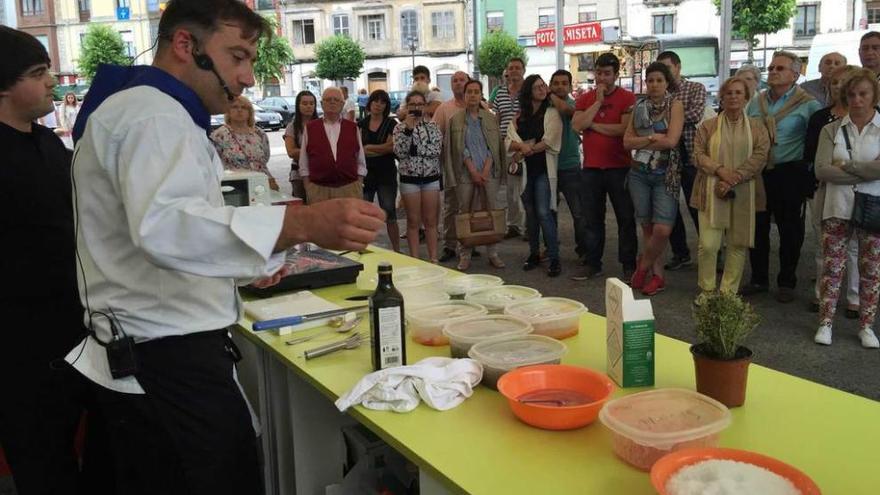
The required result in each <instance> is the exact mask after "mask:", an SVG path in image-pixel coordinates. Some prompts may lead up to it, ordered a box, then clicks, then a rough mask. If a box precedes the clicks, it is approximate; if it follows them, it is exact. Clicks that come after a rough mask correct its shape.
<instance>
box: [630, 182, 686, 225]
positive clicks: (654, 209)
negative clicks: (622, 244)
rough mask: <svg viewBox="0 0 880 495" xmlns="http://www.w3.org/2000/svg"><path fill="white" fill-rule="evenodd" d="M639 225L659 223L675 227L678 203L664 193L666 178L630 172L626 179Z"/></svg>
mask: <svg viewBox="0 0 880 495" xmlns="http://www.w3.org/2000/svg"><path fill="white" fill-rule="evenodd" d="M627 181H628V182H627V184H628V187H629V194H630V196H632V200H633V206H634V207H635V210H636V221H637V222H639V225H644V224H646V223H661V224H664V225H670V226H671V225H675V216H676V214H677V213H678V201H677V200H676V198H675V197H673V196H672V195H671V194H669V193H668V192H666V176H665V175H657V174H649V173H645V172H642V171H641V170H630V172H629V177H628V178H627Z"/></svg>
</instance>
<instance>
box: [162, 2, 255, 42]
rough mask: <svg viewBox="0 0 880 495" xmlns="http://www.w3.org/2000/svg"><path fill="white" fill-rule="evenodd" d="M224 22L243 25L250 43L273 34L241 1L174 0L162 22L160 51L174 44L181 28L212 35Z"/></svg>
mask: <svg viewBox="0 0 880 495" xmlns="http://www.w3.org/2000/svg"><path fill="white" fill-rule="evenodd" d="M223 23H228V24H234V25H236V26H239V27H240V28H241V33H242V39H246V40H255V39H258V38H260V37H261V36H271V35H272V29H271V28H270V27H269V24H268V22H266V20H265V19H264V18H263V17H262V16H260V14H257V13H256V12H254V11H253V10H251V9H250V8H249V7H248V6H247V4H245V3H244V2H242V1H240V0H171V1H170V2H168V5H167V7H165V12H164V13H163V14H162V18H161V19H159V49H160V50H161V49H162V48H163V47H164V45H165V44H167V43H168V42H170V41H171V39H172V37H173V36H174V31H176V30H177V29H181V28H184V29H197V30H199V34H209V33H213V32H214V31H216V30H217V29H218V28H219V27H220V25H221V24H223Z"/></svg>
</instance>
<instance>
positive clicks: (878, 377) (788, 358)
mask: <svg viewBox="0 0 880 495" xmlns="http://www.w3.org/2000/svg"><path fill="white" fill-rule="evenodd" d="M280 134H281V133H277V132H276V133H270V140H271V141H272V146H273V153H272V154H273V158H272V161H271V162H270V170H271V171H272V173H273V175H275V176H276V177H277V178H278V182H279V184H282V185H283V186H286V187H288V189H289V183H288V182H287V180H286V174H287V171H288V170H289V161H288V160H287V158H286V157H284V156H283V148H280V150H279V149H278V148H277V147H278V146H283V144H280V141H281V140H280ZM278 155H280V156H278ZM500 197H501V198H504V194H503V191H502V193H501V194H500ZM607 211H608V212H609V213H608V217H607V219H606V246H605V256H604V260H603V264H604V274H603V275H602V276H601V277H599V278H597V279H594V280H588V281H585V282H575V281H573V280H571V279H570V278H569V277H571V276H572V275H573V274H575V273H576V272H577V270H578V268H579V267H578V266H577V264H576V263H577V260H576V256H575V253H574V236H573V232H572V223H571V215H570V214H569V213H568V209H567V208H566V205H565V203H564V202H562V203H561V204H560V207H559V231H560V241H561V247H560V252H561V257H562V268H563V272H562V275H561V276H559V277H557V278H550V277H548V276H547V275H546V263H545V264H542V266H541V268H538V269H535V270H532V271H529V272H524V271H522V268H521V265H522V262H523V261H524V260H525V258H526V256H527V255H528V244H527V243H526V242H523V241H522V240H521V239H510V240H506V241H504V242H502V243H501V245H500V248H499V253H500V255H501V258H502V259H503V260H504V261H505V263H506V264H507V268H505V269H503V270H496V269H494V268H492V267H491V266H490V265H489V263H488V261H487V260H486V256H485V254H484V255H483V256H482V257H480V258H475V259H473V260H472V263H471V268H470V269H469V270H468V273H491V274H495V275H498V276H500V277H501V278H503V279H504V281H505V283H508V284H517V285H525V286H528V287H533V288H535V289H537V290H539V291H540V292H541V293H542V294H543V295H545V296H560V297H568V298H572V299H576V300H579V301H581V302H583V303H584V304H585V305H586V306H587V308H588V309H589V310H590V311H591V312H593V313H596V314H600V315H604V314H605V307H604V306H605V296H604V284H605V277H622V267H621V266H620V265H619V263H617V227H616V223H615V221H614V216H613V213H612V209H611V207H610V205H609V206H608V208H607ZM399 218H400V219H401V220H400V221H399V223H400V226H401V232H405V231H406V225H405V224H406V221H405V220H404V219H403V218H404V217H403V215H399ZM685 221H686V222H687V228H688V235H689V244H690V247H691V256H692V258H694V259H695V258H696V242H697V238H696V233H695V232H694V231H693V225H691V224H690V219H686V220H685ZM808 223H809V218H808ZM773 232H774V233H773V234H772V236H773V237H772V239H771V245H772V251H771V260H770V274H771V279H775V274H776V273H777V270H778V264H779V263H778V261H779V260H778V255H777V246H778V237H776V234H775V230H773ZM377 244H379V245H381V246H383V247H389V246H390V245H389V244H388V238H387V236H385V235H384V232H383V235H382V236H381V237H380V239H379V241H378V242H377ZM401 246H402V249H404V251H405V250H406V241H405V240H401ZM815 250H816V242H815V236H814V233H813V230H812V228H811V227H810V226H809V225H808V227H807V240H806V241H805V243H804V248H803V250H802V252H801V260H800V263H799V269H798V281H799V282H798V287H797V298H796V299H795V301H794V302H792V303H790V304H780V303H778V302H776V300H775V298H774V290H775V287H771V291H770V293H768V294H761V295H758V296H754V297H752V298H750V299H749V301H750V302H752V303H753V304H754V305H755V309H756V311H757V312H758V313H759V314H760V315H761V317H762V320H763V321H762V323H761V324H760V325H759V326H758V328H757V329H756V330H755V332H754V333H753V335H752V337H751V338H750V339H749V341H748V346H749V347H750V348H751V349H752V350H753V351H754V353H755V358H754V362H756V363H757V364H760V365H762V366H766V367H768V368H772V369H775V370H779V371H782V372H785V373H790V374H792V375H795V376H799V377H801V378H804V379H807V380H811V381H815V382H818V383H822V384H825V385H828V386H830V387H834V388H837V389H840V390H844V391H847V392H851V393H854V394H858V395H861V396H864V397H868V398H870V399H873V400H880V351H878V350H876V349H873V350H870V349H863V348H862V347H861V345H860V343H859V340H858V337H857V336H856V333H857V332H858V326H857V321H856V320H847V319H845V318H844V316H843V312H844V311H843V308H844V306H845V305H844V304H842V305H841V307H840V308H841V309H840V310H839V311H838V316H837V317H836V320H835V328H834V330H835V331H834V344H833V345H832V346H830V347H825V346H820V345H817V344H815V343H813V334H814V333H815V331H816V329H817V318H818V316H817V315H816V313H811V312H809V311H808V309H807V308H808V305H809V302H810V300H811V298H812V290H813V282H812V280H813V278H814V273H813V272H814V268H813V267H814V263H813V256H814V253H815ZM774 256H776V258H775V259H774ZM455 265H456V262H454V261H450V262H448V263H446V264H445V266H447V267H450V268H455ZM746 265H747V266H746V273H745V274H744V275H743V280H744V281H745V282H747V281H748V280H749V273H748V271H749V269H748V263H747V264H746ZM696 294H697V269H696V262H695V264H694V265H693V266H691V267H687V268H684V269H682V270H680V271H676V272H668V274H667V279H666V290H665V291H664V292H661V293H659V294H657V295H655V296H654V297H652V298H651V300H652V302H653V307H654V313H655V319H656V328H657V331H658V332H659V333H662V334H664V335H668V336H670V337H674V338H677V339H680V340H683V341H687V342H691V343H693V342H694V341H695V335H694V324H693V320H692V317H691V302H692V301H693V298H694V297H695V296H696ZM636 297H638V298H641V297H643V296H641V294H637V295H636ZM875 327H876V325H875Z"/></svg>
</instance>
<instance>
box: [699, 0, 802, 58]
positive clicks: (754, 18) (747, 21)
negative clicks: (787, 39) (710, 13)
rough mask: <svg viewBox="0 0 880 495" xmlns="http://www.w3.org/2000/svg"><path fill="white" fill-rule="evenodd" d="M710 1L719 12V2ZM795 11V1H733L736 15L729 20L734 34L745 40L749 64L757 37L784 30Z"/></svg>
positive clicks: (718, 0) (717, 0) (716, 0)
mask: <svg viewBox="0 0 880 495" xmlns="http://www.w3.org/2000/svg"><path fill="white" fill-rule="evenodd" d="M712 1H713V2H714V3H715V7H716V8H718V10H719V12H720V9H721V2H720V0H712ZM796 11H797V5H796V0H733V12H735V13H736V15H734V16H733V18H732V19H731V27H732V28H733V32H734V33H736V34H737V35H739V36H740V37H742V38H743V39H745V40H746V44H747V45H748V47H749V54H748V62H749V63H752V62H753V61H754V57H753V54H752V52H753V51H754V49H755V46H756V45H757V44H758V35H759V34H770V33H775V32H776V31H779V30H780V29H785V28H786V27H788V23H789V21H790V20H791V18H792V16H794V14H795V12H796ZM766 64H767V61H766V60H765V61H764V65H766Z"/></svg>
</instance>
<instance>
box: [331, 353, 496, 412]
mask: <svg viewBox="0 0 880 495" xmlns="http://www.w3.org/2000/svg"><path fill="white" fill-rule="evenodd" d="M482 378H483V366H482V365H481V364H480V363H479V362H477V361H474V360H473V359H452V358H444V357H429V358H425V359H422V360H421V361H419V362H418V363H416V364H412V365H409V366H398V367H396V368H388V369H384V370H380V371H375V372H373V373H370V374H369V375H367V376H365V377H363V378H361V380H360V381H359V382H358V383H357V384H356V385H355V386H354V388H352V389H351V390H350V391H349V392H348V393H347V394H345V395H343V396H342V397H340V398H339V400H337V401H336V407H337V408H339V410H340V411H345V410H346V409H348V408H349V407H351V406H354V405H356V404H362V405H363V406H364V407H366V408H367V409H376V410H380V411H388V410H391V411H395V412H409V411H412V410H413V409H415V408H416V407H417V406H418V405H419V398H421V400H423V401H425V404H427V405H428V406H430V407H432V408H434V409H437V410H438V411H445V410H447V409H452V408H453V407H455V406H457V405H459V404H461V403H462V402H464V400H465V399H466V398H468V397H470V396H471V395H472V394H473V393H474V387H476V386H477V384H478V383H480V380H481V379H482Z"/></svg>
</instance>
